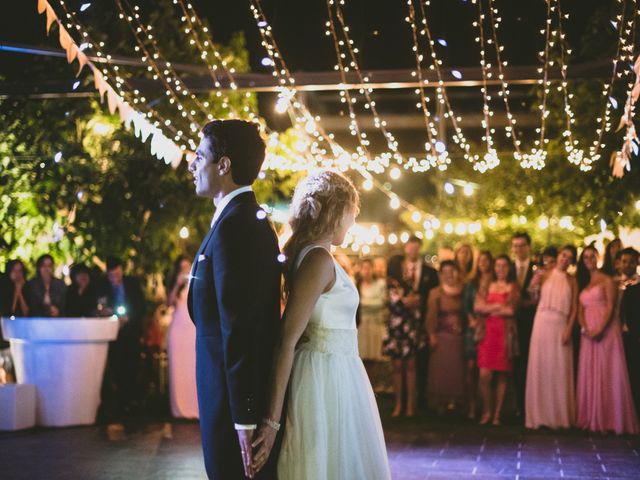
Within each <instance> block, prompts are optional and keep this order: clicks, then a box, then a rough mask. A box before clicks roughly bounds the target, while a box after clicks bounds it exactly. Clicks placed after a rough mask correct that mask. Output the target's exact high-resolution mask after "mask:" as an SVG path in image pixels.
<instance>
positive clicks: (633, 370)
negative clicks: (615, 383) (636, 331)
mask: <svg viewBox="0 0 640 480" xmlns="http://www.w3.org/2000/svg"><path fill="white" fill-rule="evenodd" d="M624 351H625V356H626V358H627V370H628V371H629V382H630V383H631V392H632V393H633V402H634V404H635V406H636V413H639V412H640V339H637V338H636V339H634V338H631V336H630V335H628V334H626V335H624Z"/></svg>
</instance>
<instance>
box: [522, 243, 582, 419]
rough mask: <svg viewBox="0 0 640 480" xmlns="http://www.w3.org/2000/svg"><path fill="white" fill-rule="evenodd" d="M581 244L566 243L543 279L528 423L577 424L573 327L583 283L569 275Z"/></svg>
mask: <svg viewBox="0 0 640 480" xmlns="http://www.w3.org/2000/svg"><path fill="white" fill-rule="evenodd" d="M575 258H576V248H575V247H574V246H573V245H567V246H565V247H563V248H562V249H561V250H560V252H559V253H558V257H557V263H556V266H555V268H553V269H551V270H549V271H546V272H545V273H544V274H543V277H542V280H541V285H542V286H541V289H540V301H539V303H538V309H537V310H536V316H535V319H534V321H533V332H532V334H531V344H530V347H529V365H528V369H527V388H526V396H525V413H526V418H525V425H526V427H527V428H539V427H541V426H546V427H550V428H569V427H571V426H573V425H574V423H575V414H576V400H575V390H574V389H575V384H574V374H573V348H572V345H571V331H572V329H573V324H574V321H575V318H576V315H577V302H578V285H577V282H576V279H575V278H574V277H572V276H570V275H569V274H567V268H569V266H570V265H571V264H573V263H574V262H575Z"/></svg>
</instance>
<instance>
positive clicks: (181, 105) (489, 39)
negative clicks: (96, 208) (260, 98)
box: [60, 0, 637, 233]
mask: <svg viewBox="0 0 640 480" xmlns="http://www.w3.org/2000/svg"><path fill="white" fill-rule="evenodd" d="M413 1H414V0H408V2H407V4H408V7H409V16H408V17H407V19H406V20H407V22H408V23H410V25H411V29H412V37H413V43H414V45H413V51H414V53H415V56H416V70H415V71H414V72H413V75H414V76H415V77H417V78H418V80H419V83H420V87H419V88H416V89H415V93H416V95H418V96H419V98H420V102H419V103H418V104H417V105H416V106H417V107H418V108H420V109H421V110H422V112H423V116H424V119H425V127H426V132H427V140H428V141H427V143H426V144H425V152H426V158H425V159H422V160H417V159H414V158H410V159H405V158H404V156H403V155H402V153H400V151H399V148H398V142H397V141H396V139H395V137H394V136H393V135H392V134H391V133H390V132H389V130H388V128H387V127H388V125H387V123H386V122H385V121H384V120H383V119H382V117H381V115H380V114H379V112H378V110H377V108H376V103H375V101H374V100H373V99H372V97H371V94H372V93H373V88H372V87H371V86H370V85H367V84H368V83H369V78H368V76H367V75H365V74H363V72H362V69H361V67H360V64H359V62H358V58H357V56H358V53H359V52H358V49H357V47H356V46H355V45H354V42H353V40H352V39H351V37H350V34H349V26H348V25H347V23H346V21H345V17H344V14H343V11H342V6H344V5H345V0H327V12H328V18H329V20H328V22H327V23H326V26H327V31H326V33H327V35H328V36H330V37H331V38H332V39H333V42H334V48H335V51H336V59H337V63H336V65H335V68H336V70H338V71H339V72H340V74H341V80H342V84H341V86H342V87H344V88H341V89H340V96H341V101H342V103H344V104H346V106H347V108H348V110H349V122H350V124H349V128H350V131H351V133H352V135H353V136H355V137H356V138H357V140H358V146H357V147H356V151H355V152H349V151H348V150H346V149H345V148H344V147H342V146H341V145H339V144H338V143H337V142H336V140H335V135H334V134H333V133H328V132H326V131H325V130H324V129H323V127H322V125H321V121H322V120H321V118H320V116H319V115H312V114H311V112H310V110H309V109H308V107H307V106H306V104H305V102H303V101H301V99H300V96H299V95H298V92H297V90H296V87H295V79H294V77H293V75H292V74H291V72H290V71H289V68H288V67H287V66H286V63H285V61H284V58H283V57H282V54H281V52H280V51H279V49H278V46H277V43H276V42H275V39H274V38H273V31H272V28H271V26H270V25H269V24H268V22H267V20H266V16H265V15H264V12H263V10H262V6H261V5H260V0H252V2H251V11H252V13H253V15H254V18H255V19H256V22H257V25H258V28H259V31H260V33H261V37H262V44H263V46H264V47H265V50H266V51H267V54H268V56H269V58H270V60H271V62H270V65H271V66H272V68H273V76H274V77H276V78H277V79H278V82H279V84H280V87H281V88H280V91H279V96H278V101H277V103H276V110H282V113H284V112H285V111H286V112H287V113H288V114H289V115H290V117H291V118H292V124H293V130H294V131H295V132H296V134H298V135H299V136H300V141H299V142H298V143H297V146H296V150H297V151H298V153H295V152H292V151H291V150H290V149H288V148H287V147H286V145H278V134H277V133H275V132H270V133H269V134H268V144H269V145H270V146H271V147H273V148H277V147H281V148H283V150H285V154H284V155H274V156H273V157H274V158H273V160H274V163H273V164H272V167H273V168H283V167H285V166H286V164H287V162H290V163H289V166H290V167H292V166H294V165H295V167H294V168H292V169H298V170H302V169H308V168H309V167H311V166H314V167H317V166H320V167H333V168H339V169H341V170H346V169H352V170H354V171H356V172H358V173H359V174H361V175H362V177H363V179H364V181H363V184H362V187H363V188H364V189H366V190H370V189H372V188H376V189H378V190H379V191H381V192H383V193H384V194H385V195H387V197H388V198H389V200H390V206H391V208H393V209H398V208H401V207H402V208H405V209H406V210H408V211H409V212H410V213H411V219H412V221H414V222H416V223H421V222H422V223H424V226H425V232H426V231H428V229H427V222H432V221H433V220H434V219H435V217H434V216H433V215H431V214H428V213H427V212H425V211H423V210H422V209H420V208H418V207H416V206H415V205H413V204H411V203H409V202H407V201H405V200H403V199H402V198H401V197H400V196H398V195H397V194H396V193H395V192H394V191H393V190H392V188H391V187H390V184H388V183H386V182H385V183H383V182H380V181H379V180H377V179H376V178H375V177H374V176H373V175H371V173H370V172H374V173H378V174H379V173H383V172H385V171H386V170H387V169H389V168H390V169H391V171H390V176H391V178H392V179H397V178H398V177H399V169H398V168H397V167H398V166H402V167H404V168H405V169H410V170H412V171H414V172H424V171H426V170H428V169H430V168H433V167H438V168H441V169H446V166H447V165H448V164H449V163H450V162H451V160H450V158H449V154H448V152H447V150H446V146H444V143H443V142H441V141H439V139H438V131H437V128H436V126H435V124H434V122H433V114H432V113H431V112H430V110H429V106H428V104H429V103H433V102H431V100H430V98H429V96H428V95H427V94H426V87H425V86H426V85H427V84H428V81H427V80H426V79H424V76H423V73H422V71H423V61H424V55H423V54H422V53H421V49H420V39H421V38H424V39H425V41H426V44H427V45H428V48H429V55H430V57H431V60H432V62H431V65H429V69H430V70H432V71H434V72H435V73H436V76H437V79H438V84H437V85H436V86H435V89H434V93H435V100H436V102H437V104H439V105H441V106H442V107H443V108H444V110H445V113H444V115H443V116H444V118H447V119H450V121H451V123H452V124H453V126H454V131H455V133H454V135H453V139H454V141H455V143H456V144H457V145H458V146H459V147H460V148H461V150H462V151H463V155H464V156H465V158H467V160H469V161H471V162H472V163H473V164H474V168H475V169H476V170H478V171H480V172H484V171H487V170H489V169H490V168H493V167H495V166H496V165H497V164H499V159H498V157H497V153H496V149H495V146H494V144H495V142H494V139H493V136H494V134H495V129H494V128H492V127H491V117H493V115H494V112H493V111H492V109H491V100H492V97H491V95H489V92H488V88H487V81H488V80H489V79H490V78H491V77H492V75H493V72H492V64H491V63H490V61H489V59H488V56H487V53H486V48H487V45H490V44H493V45H494V48H495V55H496V60H497V68H498V78H499V79H500V81H501V82H500V90H499V92H498V96H500V97H502V100H503V103H504V106H505V110H506V112H507V118H508V124H507V126H506V127H505V134H506V136H507V137H509V138H511V139H512V142H513V146H514V157H515V158H516V159H517V160H520V163H521V166H522V167H524V168H534V169H541V168H543V167H544V165H545V160H546V155H547V154H546V149H545V147H546V145H547V144H548V142H549V139H548V138H546V125H545V122H546V118H547V117H548V115H549V111H548V108H547V100H548V95H549V92H550V88H551V81H550V80H549V73H550V69H551V67H553V65H554V60H553V59H552V57H551V50H552V48H553V47H554V45H555V44H558V49H559V60H558V64H559V67H560V73H561V75H562V80H561V82H560V84H559V86H558V91H560V92H561V93H562V96H563V101H564V113H565V115H566V129H565V131H564V132H563V136H564V137H565V138H564V141H565V149H566V151H567V154H568V155H569V161H571V162H572V163H575V164H576V165H579V166H580V169H581V170H585V171H587V170H589V169H590V168H591V164H592V163H593V162H594V161H596V160H598V158H599V156H600V154H599V151H600V150H601V149H602V148H603V147H604V144H603V143H602V138H603V135H604V132H605V131H607V130H609V129H610V128H611V108H612V107H613V108H614V109H615V108H616V105H615V101H612V97H611V92H612V90H613V86H614V83H615V82H616V81H617V80H618V79H621V78H622V77H623V76H630V75H631V70H630V69H624V70H622V71H620V65H625V64H628V63H629V62H632V61H633V39H634V34H635V17H636V15H637V11H636V7H637V0H633V14H632V15H630V18H629V15H628V14H627V12H626V7H625V2H624V0H617V2H618V4H619V6H620V14H618V15H617V16H616V20H617V27H618V30H619V37H618V46H617V53H616V57H615V59H614V60H613V73H612V79H611V81H610V82H609V83H607V84H605V85H604V87H603V95H604V96H605V98H606V99H608V101H607V102H606V104H605V112H604V114H603V115H602V116H601V117H598V118H597V122H599V128H598V129H597V130H596V140H595V141H594V143H593V145H592V147H591V148H590V154H589V155H588V156H587V155H585V154H584V152H583V151H582V150H581V149H579V148H578V142H577V140H575V139H574V137H573V133H572V130H571V129H572V126H573V125H574V124H575V118H574V114H573V111H572V110H571V106H570V100H571V97H572V94H571V93H569V90H568V81H567V65H568V63H567V60H566V58H567V56H568V55H570V54H571V50H570V49H568V48H566V46H565V33H564V30H563V26H562V22H563V20H565V19H568V14H563V13H562V10H561V8H560V0H545V4H546V10H547V15H546V20H545V25H544V28H543V29H542V30H541V34H542V36H543V38H544V45H545V46H544V49H543V50H542V51H541V52H539V55H540V59H541V62H542V66H541V67H540V69H539V70H538V71H539V73H540V75H541V78H540V79H539V80H538V83H539V85H541V92H542V95H541V98H542V100H541V104H540V106H539V108H540V127H539V128H537V129H536V133H537V134H539V136H538V138H537V139H536V140H535V143H534V147H533V148H532V149H531V150H530V152H529V153H523V152H522V148H521V142H520V140H519V139H518V138H517V134H516V131H515V128H516V119H515V118H514V116H513V114H512V111H511V108H510V106H509V99H508V95H509V86H508V83H507V81H506V80H505V76H504V69H503V67H506V66H507V62H506V61H504V60H502V58H501V52H502V51H503V49H504V47H501V46H500V45H499V43H498V28H499V24H500V22H501V18H500V16H499V12H498V9H497V8H496V7H495V5H494V2H493V0H487V1H488V12H489V15H488V18H487V15H486V14H485V9H484V7H483V3H482V0H472V3H474V4H475V3H476V2H477V4H478V21H477V22H474V26H475V27H477V28H478V30H479V37H478V38H477V39H476V41H477V42H478V43H479V44H480V53H481V61H480V66H481V72H482V84H483V85H482V89H481V92H482V94H483V121H482V127H483V129H484V135H483V137H482V141H483V142H484V143H485V145H486V147H487V150H486V154H485V155H484V156H479V155H472V154H471V153H470V147H469V144H468V142H467V140H466V137H465V136H464V135H463V133H462V130H461V128H460V122H461V117H460V116H457V115H455V113H454V112H453V110H452V108H451V103H450V101H449V98H448V95H447V92H446V88H445V87H444V81H443V77H442V73H441V66H442V61H441V60H440V59H439V58H438V55H437V52H436V50H435V42H434V40H433V37H432V35H431V32H430V30H429V24H428V21H427V18H428V15H427V11H426V8H427V7H429V5H430V2H429V0H424V1H423V0H418V5H419V7H420V8H419V11H420V14H421V18H420V19H419V18H418V15H417V11H416V8H415V7H414V4H413ZM115 3H116V5H117V6H118V9H119V11H120V15H119V16H120V18H122V19H125V20H126V21H127V24H128V25H129V27H130V29H131V31H132V33H133V35H134V38H135V40H136V45H135V47H134V49H135V51H136V52H138V53H141V54H142V56H141V59H142V61H143V62H144V63H145V64H146V65H147V70H148V71H149V72H150V73H151V74H152V78H153V79H154V80H158V81H160V82H161V83H162V84H163V86H164V88H165V95H166V96H167V98H168V101H169V103H170V104H171V105H174V106H175V108H177V109H178V111H179V112H180V116H181V117H182V118H184V119H185V120H186V121H187V122H188V124H189V130H190V132H191V133H192V134H193V133H196V132H197V131H198V130H199V128H200V124H199V122H198V121H197V120H198V119H197V117H200V113H198V111H199V112H201V113H202V114H204V116H205V117H206V118H207V119H209V120H210V119H212V118H213V116H212V115H211V113H208V110H209V106H210V105H209V104H208V102H206V101H201V100H200V99H199V98H198V97H197V96H196V95H195V94H194V93H193V92H192V91H190V90H189V88H188V87H187V85H186V84H185V83H184V82H183V81H182V80H181V78H180V76H179V75H178V73H177V71H176V70H175V69H174V68H173V67H172V65H171V62H169V61H168V60H167V59H166V58H165V57H164V56H163V55H162V52H161V50H160V48H159V46H158V44H157V42H156V40H155V38H154V32H153V27H152V26H151V25H145V24H144V23H143V22H142V20H141V18H140V15H139V7H138V6H132V5H131V4H130V3H129V1H128V0H115ZM173 3H174V4H175V5H178V6H179V7H180V9H181V11H182V16H181V18H180V19H181V21H182V22H183V24H184V33H185V34H186V35H187V36H188V37H189V44H190V45H192V46H194V47H196V48H197V49H198V50H199V52H200V58H201V59H202V60H203V61H204V63H205V64H206V65H207V67H208V68H207V70H208V72H209V74H210V76H211V78H212V81H213V82H214V86H215V87H216V92H215V95H216V97H217V98H219V100H220V102H221V105H222V107H223V108H224V109H225V110H227V111H228V115H229V116H230V117H232V118H233V117H240V116H242V117H248V118H249V119H252V120H253V121H257V122H260V119H259V118H258V117H257V115H256V114H255V113H254V112H252V111H250V109H249V108H248V106H245V107H244V108H243V112H241V113H240V112H238V111H236V110H235V108H234V107H233V106H232V104H231V102H230V101H229V99H228V96H227V95H226V94H225V93H224V92H223V91H222V89H221V83H220V79H219V78H220V76H221V75H224V76H226V77H227V79H228V81H229V82H228V84H229V87H230V88H231V90H232V91H233V90H236V89H237V85H236V82H235V79H234V77H233V74H234V73H235V70H234V68H233V67H231V66H229V65H228V64H227V62H226V60H225V59H224V58H223V56H222V55H221V53H220V51H219V50H218V49H216V48H215V46H214V43H213V41H212V40H211V38H210V37H209V36H208V28H207V27H206V26H205V25H204V24H203V23H202V21H201V20H200V18H199V17H198V16H197V13H196V12H195V9H194V8H193V5H192V4H191V3H189V2H185V1H183V0H173ZM60 4H61V6H62V7H63V9H64V10H65V15H66V19H67V22H68V23H67V27H68V28H69V29H72V28H75V29H76V30H77V31H78V33H79V34H80V36H81V37H82V38H83V39H84V40H86V42H85V43H86V44H87V47H86V48H92V49H93V50H94V51H95V52H96V55H97V56H98V57H103V58H105V59H106V62H105V64H104V66H103V67H102V73H103V74H104V75H105V76H108V77H109V78H110V79H113V80H114V84H115V85H116V87H117V89H118V91H119V93H120V95H121V97H123V98H126V99H128V100H130V102H132V103H133V104H136V105H140V106H142V107H143V108H144V109H145V110H146V116H147V117H148V118H150V119H153V120H154V125H155V126H156V127H158V128H167V129H168V130H170V131H171V132H172V133H173V135H174V139H175V140H176V141H181V142H183V144H182V147H181V148H182V149H183V150H184V149H186V144H187V143H188V144H189V147H191V148H195V145H194V143H193V141H192V140H190V139H189V136H188V134H185V132H183V131H182V130H178V129H177V127H176V126H175V125H173V124H172V122H171V121H170V120H168V119H166V118H165V117H163V116H162V115H161V114H160V113H159V112H157V111H156V110H154V109H153V108H151V107H149V106H148V105H147V104H146V98H145V97H144V96H142V95H141V94H140V92H139V91H137V90H136V89H134V88H132V87H131V85H130V84H129V83H128V82H127V80H126V79H125V78H124V77H123V76H122V75H121V73H120V69H119V67H118V66H117V65H115V64H113V62H111V56H110V55H107V54H105V53H104V52H103V51H102V47H104V44H103V43H102V42H94V41H93V39H91V37H90V36H89V34H88V32H87V31H86V29H85V28H84V27H82V25H81V23H80V22H79V21H78V19H77V18H76V17H75V15H74V14H73V12H71V11H70V10H69V9H67V7H66V5H65V4H64V2H63V1H62V0H60ZM554 14H555V16H556V18H557V20H556V28H553V16H554ZM487 21H489V22H490V24H491V34H490V35H488V36H487V31H486V29H485V27H484V24H485V23H486V22H487ZM418 24H420V25H421V26H420V28H418ZM83 45H84V44H83ZM212 58H213V59H215V60H213V61H212V60H211V59H212ZM351 71H352V72H354V73H355V74H356V75H357V77H358V79H359V82H360V84H361V85H364V86H363V87H361V88H360V89H359V91H358V93H359V94H360V98H359V97H358V94H357V93H356V92H352V91H351V90H350V88H348V87H347V86H346V85H347V83H348V82H347V74H348V73H349V72H351ZM458 73H459V72H458ZM632 86H633V82H631V83H629V88H631V87H632ZM247 95H248V94H247ZM360 99H362V100H360ZM187 101H189V102H191V103H192V104H193V106H191V107H189V106H187V103H186V102H187ZM359 101H361V103H362V104H363V106H364V109H366V110H368V111H370V112H371V114H372V115H373V123H374V126H375V127H376V129H377V130H379V131H380V132H381V133H382V135H383V136H384V138H385V139H386V141H387V142H386V145H387V148H388V149H389V151H387V152H384V153H382V154H380V155H378V156H375V157H374V156H373V155H372V154H371V152H370V151H369V148H368V147H370V140H369V138H368V137H367V134H366V133H365V132H364V131H363V130H362V128H361V126H360V124H359V121H358V118H357V114H356V105H358V102H359ZM443 147H444V148H443ZM292 157H293V158H292ZM392 159H393V160H394V161H395V162H394V164H392V163H391V162H390V160H392ZM276 165H277V166H276ZM435 220H437V219H435ZM429 225H431V224H429ZM447 225H449V223H445V228H444V231H445V232H447V233H449V232H448V230H452V232H455V233H458V231H462V230H463V228H462V227H461V228H459V229H457V230H456V226H453V227H451V228H449V227H448V226H447ZM474 228H475V227H474ZM467 231H470V229H468V228H467Z"/></svg>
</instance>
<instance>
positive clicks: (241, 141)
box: [202, 120, 265, 185]
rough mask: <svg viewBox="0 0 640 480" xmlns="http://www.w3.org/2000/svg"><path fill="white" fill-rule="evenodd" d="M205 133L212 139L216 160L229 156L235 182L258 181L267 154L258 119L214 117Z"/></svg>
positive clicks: (203, 133) (207, 125)
mask: <svg viewBox="0 0 640 480" xmlns="http://www.w3.org/2000/svg"><path fill="white" fill-rule="evenodd" d="M202 136H203V137H206V138H208V139H209V142H210V143H211V154H212V155H213V163H218V161H219V160H220V159H221V158H222V157H225V156H226V157H229V160H231V178H233V181H234V183H236V184H238V185H251V184H252V183H253V182H254V181H255V179H256V178H257V177H258V173H259V172H260V169H261V168H262V163H263V162H264V155H265V144H264V141H263V140H262V137H261V136H260V130H259V127H258V124H257V123H252V122H246V121H244V120H214V121H212V122H209V123H207V124H206V125H205V126H204V128H203V129H202Z"/></svg>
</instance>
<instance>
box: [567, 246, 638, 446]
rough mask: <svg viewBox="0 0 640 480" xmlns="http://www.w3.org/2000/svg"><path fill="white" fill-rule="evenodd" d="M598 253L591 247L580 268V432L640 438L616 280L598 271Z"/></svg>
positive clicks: (578, 400)
mask: <svg viewBox="0 0 640 480" xmlns="http://www.w3.org/2000/svg"><path fill="white" fill-rule="evenodd" d="M597 263H598V251H597V250H596V249H595V248H594V247H591V246H589V247H586V248H585V249H584V250H583V252H582V255H581V256H580V261H579V262H578V286H579V289H580V303H579V306H578V320H579V321H580V325H581V326H582V338H581V342H580V360H579V363H578V389H577V393H576V397H577V402H578V421H577V426H578V427H580V428H582V429H585V430H591V431H593V432H607V431H614V432H616V433H617V434H625V433H638V419H637V417H636V412H635V409H634V406H633V399H632V397H631V387H630V386H629V374H628V373H627V366H626V363H625V357H624V347H623V343H622V332H621V327H620V319H619V318H618V314H617V311H616V308H615V305H616V294H617V290H616V286H615V284H614V282H613V279H612V278H611V277H610V276H608V275H606V274H604V273H602V272H600V271H598V268H597Z"/></svg>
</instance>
